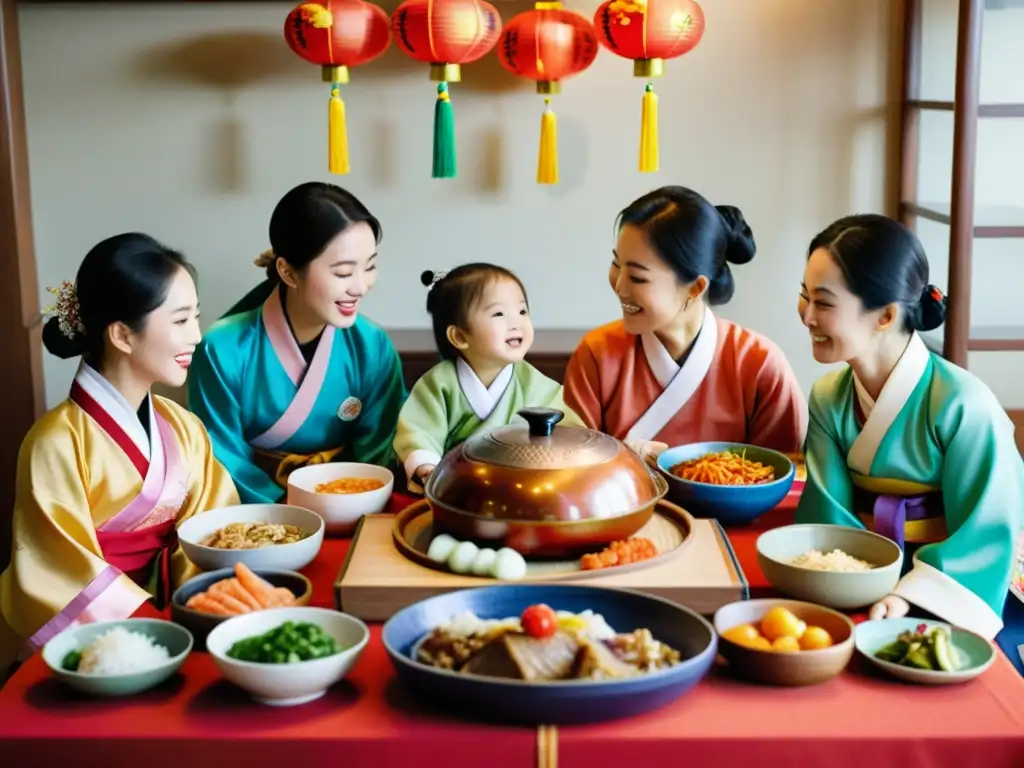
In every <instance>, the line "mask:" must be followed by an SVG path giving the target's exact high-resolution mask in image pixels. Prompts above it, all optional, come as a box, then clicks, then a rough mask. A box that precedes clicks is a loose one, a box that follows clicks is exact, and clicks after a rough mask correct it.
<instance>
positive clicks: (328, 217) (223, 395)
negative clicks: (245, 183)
mask: <svg viewBox="0 0 1024 768" xmlns="http://www.w3.org/2000/svg"><path fill="white" fill-rule="evenodd" d="M380 239H381V226H380V223H379V222H378V221H377V219H376V218H375V217H374V216H373V215H372V214H371V213H370V212H369V211H368V210H367V209H366V207H365V206H364V205H363V204H362V203H361V202H360V201H359V200H357V199H356V198H355V197H354V196H353V195H351V194H350V193H348V192H346V191H345V190H343V189H341V188H340V187H336V186H334V185H332V184H324V183H321V182H311V183H308V184H302V185H300V186H298V187H296V188H295V189H293V190H291V191H290V192H288V194H286V195H285V196H284V198H282V199H281V201H280V202H279V203H278V204H277V207H276V208H275V209H274V213H273V215H272V216H271V219H270V243H271V246H272V250H271V251H268V252H267V253H266V254H264V256H263V257H261V259H260V260H259V261H257V264H259V265H260V266H263V267H265V268H266V272H267V279H266V280H265V281H264V282H263V283H262V284H260V285H259V286H257V287H256V288H255V289H253V290H252V291H251V292H250V293H249V294H248V295H247V296H246V297H245V298H243V299H242V300H241V301H240V302H239V303H238V304H236V305H235V306H234V307H232V308H231V309H230V310H229V311H228V313H227V314H226V315H225V316H224V317H223V318H222V319H221V320H220V321H218V322H217V323H216V324H214V325H213V327H211V328H210V329H209V330H208V331H207V333H206V335H205V336H204V338H203V341H202V343H201V344H200V345H199V347H198V348H197V349H196V352H195V355H194V357H193V359H192V367H191V370H190V371H189V377H188V405H189V408H190V409H191V410H192V411H193V412H194V413H195V414H196V415H198V416H199V418H200V419H201V420H202V422H203V424H205V426H206V429H207V431H208V432H209V433H210V439H211V441H212V443H213V450H214V453H215V454H216V456H217V458H218V459H219V460H220V462H221V463H222V464H224V466H225V467H227V469H228V471H229V472H230V473H231V476H232V478H233V479H234V481H235V485H236V486H237V488H238V492H239V495H240V496H241V498H242V501H243V502H245V503H258V502H276V501H279V500H280V499H281V498H282V497H283V496H284V495H285V488H286V487H287V479H288V475H289V473H291V472H292V471H293V470H295V469H297V468H299V467H301V466H304V465H307V464H315V463H321V462H327V461H357V462H365V463H370V464H380V465H385V466H389V465H390V464H391V463H392V458H393V456H394V452H393V450H392V447H391V446H392V442H393V440H394V435H395V427H396V425H397V423H398V412H399V410H400V409H401V407H402V404H403V403H404V402H405V397H406V388H405V383H404V381H403V378H402V367H401V363H400V361H399V358H398V353H397V352H396V351H395V348H394V346H393V345H392V343H391V340H390V339H389V338H388V336H387V334H386V333H385V332H384V330H383V329H381V328H380V327H379V326H377V325H376V324H375V323H373V322H371V321H370V320H368V319H366V318H365V317H363V316H362V315H361V313H360V309H361V308H362V301H363V299H364V298H365V297H366V294H367V293H369V291H370V290H371V289H372V288H373V285H374V283H375V282H376V280H377V260H378V259H377V244H378V243H379V242H380Z"/></svg>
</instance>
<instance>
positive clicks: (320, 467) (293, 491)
mask: <svg viewBox="0 0 1024 768" xmlns="http://www.w3.org/2000/svg"><path fill="white" fill-rule="evenodd" d="M343 477H371V478H374V479H376V480H380V481H381V482H383V483H384V486H383V487H381V488H378V489H376V490H374V491H365V492H363V493H317V492H316V487H317V486H318V485H320V483H329V482H330V481H332V480H339V479H341V478H343ZM394 486H395V478H394V475H392V474H391V470H389V469H386V468H385V467H377V466H374V465H373V464H357V463H346V462H338V463H335V464H313V465H310V466H308V467H302V469H297V470H295V471H294V472H292V473H291V474H290V475H289V476H288V503H289V504H294V505H295V506H297V507H304V508H306V509H309V510H312V511H313V512H316V513H317V514H318V515H320V517H322V518H323V519H324V522H325V523H326V524H327V531H328V533H341V534H346V533H352V532H354V531H355V528H356V525H357V524H358V523H359V519H360V518H361V517H362V516H363V515H375V514H377V513H378V512H383V511H384V508H385V507H386V506H387V504H388V500H389V499H390V498H391V492H392V490H393V489H394Z"/></svg>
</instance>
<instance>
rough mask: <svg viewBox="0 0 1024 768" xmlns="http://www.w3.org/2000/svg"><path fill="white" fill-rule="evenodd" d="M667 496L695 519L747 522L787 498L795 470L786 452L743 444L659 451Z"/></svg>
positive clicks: (659, 466) (704, 445)
mask: <svg viewBox="0 0 1024 768" xmlns="http://www.w3.org/2000/svg"><path fill="white" fill-rule="evenodd" d="M657 465H658V471H659V472H660V473H661V474H662V475H663V476H664V478H665V479H666V480H667V481H668V495H667V496H666V498H667V499H668V500H669V501H671V502H672V503H674V504H678V505H679V506H681V507H682V508H683V509H685V510H686V511H687V512H689V513H690V514H692V515H693V516H694V517H711V518H714V519H716V520H718V522H720V523H722V525H748V524H749V523H752V522H753V521H754V520H756V519H757V518H758V517H760V516H761V515H763V514H764V513H765V512H767V511H769V510H770V509H772V508H774V507H775V506H776V505H777V504H779V502H781V501H782V500H783V499H784V498H786V494H788V493H789V489H790V488H791V487H792V486H793V478H794V475H795V468H794V465H793V462H792V461H791V460H790V459H789V457H788V456H786V454H784V453H779V452H778V451H773V450H771V449H770V448H761V447H759V446H756V445H746V444H744V443H723V442H715V443H692V444H690V445H678V446H675V447H673V448H669V449H668V450H666V451H663V452H662V453H661V454H659V455H658V461H657Z"/></svg>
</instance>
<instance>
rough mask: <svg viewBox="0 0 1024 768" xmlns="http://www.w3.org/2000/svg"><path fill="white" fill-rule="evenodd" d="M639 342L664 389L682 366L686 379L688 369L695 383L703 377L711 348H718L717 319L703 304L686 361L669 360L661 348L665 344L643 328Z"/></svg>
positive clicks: (711, 355) (710, 355) (706, 370)
mask: <svg viewBox="0 0 1024 768" xmlns="http://www.w3.org/2000/svg"><path fill="white" fill-rule="evenodd" d="M640 342H641V344H642V345H643V348H644V357H645V358H646V359H647V365H648V366H649V367H650V369H651V373H653V374H654V378H655V379H656V380H657V382H658V384H659V385H660V386H661V388H662V389H667V388H668V385H669V384H671V383H672V380H673V379H674V378H675V377H676V375H677V374H678V373H679V372H680V371H681V370H683V369H684V368H685V369H686V372H687V377H688V378H689V376H690V375H691V372H692V376H693V377H694V378H695V379H696V380H697V383H698V384H699V383H700V382H701V381H703V380H704V377H705V376H706V375H707V373H708V370H709V369H710V368H711V363H712V362H713V361H714V359H715V349H716V348H717V347H718V322H717V321H716V320H715V316H714V314H713V313H712V312H711V310H710V309H708V308H706V307H705V309H704V319H703V320H702V321H701V327H700V331H699V332H698V333H697V338H696V339H694V341H693V347H692V348H691V350H690V354H689V356H687V358H686V362H684V363H683V364H682V365H680V364H679V363H678V362H676V361H675V360H674V359H673V357H672V355H670V354H669V352H668V350H667V349H665V345H664V344H662V343H661V340H660V339H659V338H658V337H657V336H655V335H654V333H653V332H651V331H647V332H645V333H642V334H640Z"/></svg>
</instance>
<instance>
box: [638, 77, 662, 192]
mask: <svg viewBox="0 0 1024 768" xmlns="http://www.w3.org/2000/svg"><path fill="white" fill-rule="evenodd" d="M657 170H658V94H656V93H655V92H654V85H653V84H652V83H648V84H647V86H646V87H645V88H644V98H643V108H642V109H641V112H640V173H654V172H655V171H657Z"/></svg>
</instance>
